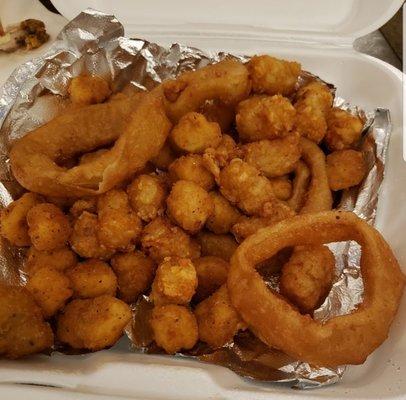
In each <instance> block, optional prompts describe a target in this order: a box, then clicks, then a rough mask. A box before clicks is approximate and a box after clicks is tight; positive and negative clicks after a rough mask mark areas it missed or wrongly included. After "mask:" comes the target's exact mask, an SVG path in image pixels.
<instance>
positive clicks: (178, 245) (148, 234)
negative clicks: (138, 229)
mask: <svg viewBox="0 0 406 400" xmlns="http://www.w3.org/2000/svg"><path fill="white" fill-rule="evenodd" d="M141 245H142V249H143V250H144V252H145V253H146V254H148V255H149V256H150V257H151V258H152V259H153V260H154V261H155V262H161V261H162V260H163V259H164V258H165V257H171V256H172V257H185V258H190V259H192V260H193V259H195V258H198V257H200V246H199V244H198V243H197V242H196V241H195V240H194V239H192V238H190V236H189V235H188V234H187V233H186V232H185V231H183V230H182V229H181V228H179V227H177V226H174V225H172V224H171V223H170V222H169V221H168V220H167V219H165V218H161V217H158V218H155V219H154V220H153V221H151V222H150V223H149V224H148V225H147V226H146V227H145V228H144V230H143V231H142V236H141Z"/></svg>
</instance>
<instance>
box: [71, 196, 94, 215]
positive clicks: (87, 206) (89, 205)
mask: <svg viewBox="0 0 406 400" xmlns="http://www.w3.org/2000/svg"><path fill="white" fill-rule="evenodd" d="M83 211H87V212H89V213H93V214H96V213H97V197H96V196H93V197H88V198H83V199H79V200H76V201H75V202H74V203H73V204H72V207H71V208H70V210H69V213H70V214H71V215H72V217H73V218H79V217H80V215H81V214H82V212H83Z"/></svg>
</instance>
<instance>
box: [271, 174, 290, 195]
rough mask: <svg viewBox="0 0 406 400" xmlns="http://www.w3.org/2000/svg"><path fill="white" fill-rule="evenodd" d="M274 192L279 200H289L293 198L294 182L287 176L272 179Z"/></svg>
mask: <svg viewBox="0 0 406 400" xmlns="http://www.w3.org/2000/svg"><path fill="white" fill-rule="evenodd" d="M270 181H271V184H272V190H273V193H274V195H275V197H276V198H277V199H279V200H288V199H290V198H291V197H292V182H291V180H290V179H289V178H288V177H287V176H281V177H279V178H271V179H270Z"/></svg>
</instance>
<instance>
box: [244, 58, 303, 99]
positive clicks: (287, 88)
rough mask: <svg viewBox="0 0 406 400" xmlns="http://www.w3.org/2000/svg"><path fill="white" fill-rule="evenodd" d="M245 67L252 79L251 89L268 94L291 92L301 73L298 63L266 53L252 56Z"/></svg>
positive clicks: (287, 93) (286, 93)
mask: <svg viewBox="0 0 406 400" xmlns="http://www.w3.org/2000/svg"><path fill="white" fill-rule="evenodd" d="M247 68H248V71H249V73H250V77H251V80H252V90H253V91H254V92H255V93H266V94H269V95H273V94H282V95H284V96H286V95H289V94H291V93H292V92H293V91H294V89H295V85H296V82H297V80H298V78H299V75H300V73H301V65H300V64H299V63H297V62H294V61H285V60H281V59H277V58H275V57H271V56H267V55H262V56H254V57H252V58H251V60H250V61H249V63H248V65H247Z"/></svg>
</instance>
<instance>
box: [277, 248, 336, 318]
mask: <svg viewBox="0 0 406 400" xmlns="http://www.w3.org/2000/svg"><path fill="white" fill-rule="evenodd" d="M334 270H335V258H334V255H333V253H332V252H331V251H330V250H329V248H328V247H326V246H300V247H296V248H295V250H294V252H293V254H292V255H291V257H290V259H289V261H288V262H287V263H286V264H285V265H284V266H283V267H282V273H281V277H280V284H279V288H280V293H281V294H282V295H283V296H285V297H287V298H288V299H289V300H290V301H291V302H292V303H293V304H295V305H296V306H297V307H298V308H299V309H300V311H301V312H303V313H311V312H312V311H314V310H315V309H316V308H317V307H319V306H320V305H321V304H322V303H323V301H324V299H325V298H326V296H327V294H328V292H329V291H330V289H331V286H332V284H333V279H334Z"/></svg>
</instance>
